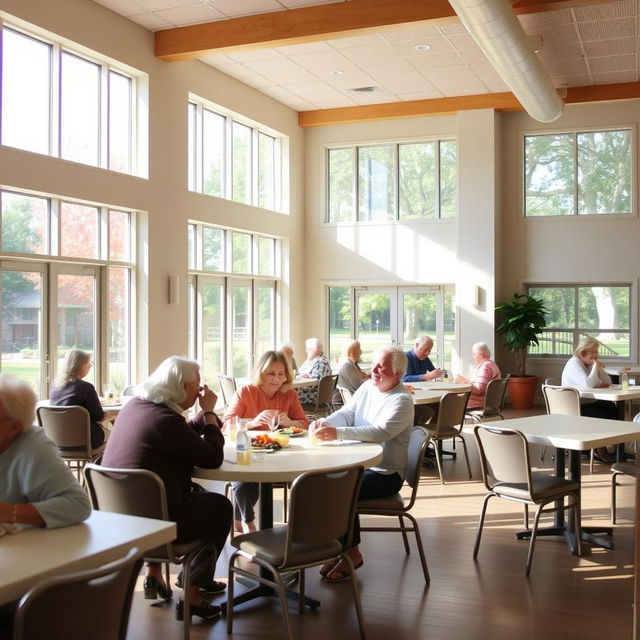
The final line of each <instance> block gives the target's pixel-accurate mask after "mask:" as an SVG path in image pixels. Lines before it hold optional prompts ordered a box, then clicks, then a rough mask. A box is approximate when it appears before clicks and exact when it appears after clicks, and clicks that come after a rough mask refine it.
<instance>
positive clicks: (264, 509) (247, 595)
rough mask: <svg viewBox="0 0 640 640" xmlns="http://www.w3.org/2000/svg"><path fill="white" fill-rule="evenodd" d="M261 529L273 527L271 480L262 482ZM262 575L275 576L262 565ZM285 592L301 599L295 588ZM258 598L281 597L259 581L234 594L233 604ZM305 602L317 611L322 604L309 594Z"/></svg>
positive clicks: (264, 576) (296, 598)
mask: <svg viewBox="0 0 640 640" xmlns="http://www.w3.org/2000/svg"><path fill="white" fill-rule="evenodd" d="M260 529H273V484H271V483H270V482H261V483H260ZM260 575H261V576H262V577H263V578H267V579H269V580H271V579H272V578H273V577H272V575H271V573H270V572H269V571H268V570H266V569H263V568H262V567H260ZM292 575H293V576H294V579H293V580H291V581H289V582H287V581H285V583H286V584H291V583H292V582H295V577H296V574H292ZM285 594H286V596H287V598H288V599H289V600H293V601H295V602H296V603H297V602H298V601H299V600H300V594H299V593H298V592H297V591H294V590H293V589H286V591H285ZM256 598H279V595H278V592H277V591H276V590H275V589H274V588H273V587H270V586H268V585H265V584H260V583H258V585H257V586H256V587H253V588H252V589H249V590H248V591H245V592H244V593H241V594H240V595H238V596H234V598H233V606H234V607H235V606H237V605H239V604H242V603H244V602H249V601H250V600H255V599H256ZM304 603H305V604H306V605H307V607H309V609H311V611H315V610H316V609H317V608H318V607H319V606H320V601H319V600H315V599H314V598H308V597H307V596H305V598H304ZM220 606H221V608H222V610H223V611H224V612H226V610H227V603H226V602H223V603H221V605H220Z"/></svg>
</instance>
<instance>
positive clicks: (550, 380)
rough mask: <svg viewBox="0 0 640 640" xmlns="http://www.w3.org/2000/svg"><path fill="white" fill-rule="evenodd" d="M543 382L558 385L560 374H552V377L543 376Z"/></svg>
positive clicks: (560, 381) (560, 379) (560, 382)
mask: <svg viewBox="0 0 640 640" xmlns="http://www.w3.org/2000/svg"><path fill="white" fill-rule="evenodd" d="M544 383H545V384H551V385H553V386H554V387H559V386H560V385H561V384H562V378H561V377H560V376H553V377H552V378H545V381H544Z"/></svg>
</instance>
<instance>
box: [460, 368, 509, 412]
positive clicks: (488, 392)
mask: <svg viewBox="0 0 640 640" xmlns="http://www.w3.org/2000/svg"><path fill="white" fill-rule="evenodd" d="M509 375H510V374H509ZM509 375H507V376H506V377H505V378H501V379H500V378H499V379H497V380H491V381H490V382H489V384H488V385H487V388H486V389H485V393H484V404H483V406H482V408H481V409H467V410H466V412H465V415H466V416H467V417H468V418H471V419H472V420H473V421H474V423H476V424H478V423H479V422H487V418H497V419H498V420H502V419H503V416H502V409H503V408H504V400H505V396H506V393H507V384H508V383H509Z"/></svg>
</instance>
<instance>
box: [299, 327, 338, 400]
mask: <svg viewBox="0 0 640 640" xmlns="http://www.w3.org/2000/svg"><path fill="white" fill-rule="evenodd" d="M304 346H305V349H306V350H307V359H306V360H305V361H304V362H303V363H302V365H301V366H300V368H299V369H298V376H299V377H300V378H315V379H316V380H320V378H322V377H323V376H330V375H331V365H330V364H329V360H328V359H327V356H325V355H324V353H323V352H322V343H321V342H320V340H318V338H309V339H308V340H305V343H304ZM298 397H299V398H300V402H301V403H302V404H315V402H316V399H317V397H318V388H317V387H303V388H301V389H299V390H298Z"/></svg>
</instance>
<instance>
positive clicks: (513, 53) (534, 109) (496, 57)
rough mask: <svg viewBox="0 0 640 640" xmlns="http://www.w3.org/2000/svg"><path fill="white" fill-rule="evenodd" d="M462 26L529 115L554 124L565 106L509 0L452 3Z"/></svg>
mask: <svg viewBox="0 0 640 640" xmlns="http://www.w3.org/2000/svg"><path fill="white" fill-rule="evenodd" d="M449 4H450V5H451V6H452V8H453V10H454V11H455V12H456V13H457V14H458V17H459V18H460V20H461V21H462V24H463V25H464V26H465V27H466V29H467V31H468V32H469V33H470V34H471V36H472V37H473V39H474V40H475V41H476V44H477V45H478V46H479V47H480V49H481V50H482V52H483V53H484V55H485V56H486V57H487V58H488V59H489V62H491V64H492V65H493V68H494V69H495V70H496V71H497V72H498V73H499V74H500V77H501V78H502V80H503V81H504V82H505V84H506V85H507V86H508V87H509V88H510V89H511V91H512V92H513V94H514V95H515V96H516V98H517V99H518V100H519V102H520V104H521V105H522V106H523V108H524V109H525V110H526V112H527V113H528V114H529V115H530V116H531V117H532V118H534V119H536V120H538V121H540V122H553V121H554V120H557V119H558V118H559V117H560V116H561V115H562V110H563V108H564V104H563V102H562V100H561V99H560V97H559V96H558V93H557V91H556V90H555V88H554V86H553V83H552V82H551V78H550V77H549V74H548V73H547V71H546V69H545V68H544V67H543V66H542V63H541V62H540V60H539V59H538V56H537V55H536V54H535V53H534V52H533V50H532V48H531V44H530V42H529V38H528V36H527V35H526V34H525V32H524V29H523V28H522V25H521V24H520V21H519V20H518V18H517V17H516V16H515V14H514V13H513V10H512V9H511V4H510V2H509V0H449Z"/></svg>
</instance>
